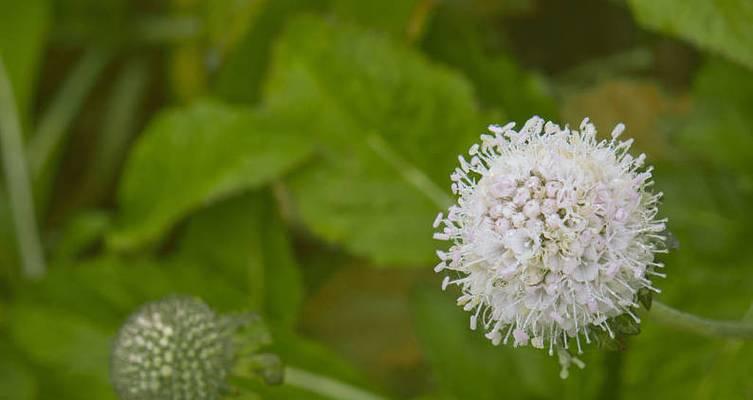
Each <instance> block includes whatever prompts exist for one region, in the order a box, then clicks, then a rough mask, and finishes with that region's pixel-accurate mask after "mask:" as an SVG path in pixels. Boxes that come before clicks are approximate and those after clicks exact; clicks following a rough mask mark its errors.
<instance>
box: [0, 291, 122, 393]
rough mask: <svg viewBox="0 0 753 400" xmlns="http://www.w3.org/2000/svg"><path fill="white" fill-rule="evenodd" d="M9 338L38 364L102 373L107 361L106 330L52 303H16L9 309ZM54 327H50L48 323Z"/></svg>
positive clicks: (99, 375) (107, 341)
mask: <svg viewBox="0 0 753 400" xmlns="http://www.w3.org/2000/svg"><path fill="white" fill-rule="evenodd" d="M10 318H11V320H12V323H11V325H10V333H11V337H12V339H13V340H14V341H15V343H16V344H17V345H18V347H20V348H23V349H24V350H25V351H26V353H27V354H28V355H29V356H30V357H31V358H32V359H33V360H34V361H36V362H38V363H39V364H42V365H45V366H48V367H51V368H66V369H68V370H69V371H70V372H72V373H84V374H89V373H90V374H92V375H93V376H98V377H100V378H104V379H105V380H106V376H105V377H102V375H101V374H102V373H103V372H104V373H105V374H106V371H103V368H102V367H103V366H106V365H108V363H109V358H110V355H109V353H110V352H109V347H110V345H109V343H110V338H109V335H108V332H107V331H106V330H104V329H102V328H101V327H100V326H97V325H95V324H93V323H92V322H90V321H87V320H86V319H85V318H84V317H82V316H79V315H75V314H71V313H67V312H65V311H64V310H60V309H56V308H55V307H45V306H31V305H17V306H15V307H14V308H13V309H12V310H11V316H10ZM51 325H52V326H54V329H52V330H51V329H50V326H51Z"/></svg>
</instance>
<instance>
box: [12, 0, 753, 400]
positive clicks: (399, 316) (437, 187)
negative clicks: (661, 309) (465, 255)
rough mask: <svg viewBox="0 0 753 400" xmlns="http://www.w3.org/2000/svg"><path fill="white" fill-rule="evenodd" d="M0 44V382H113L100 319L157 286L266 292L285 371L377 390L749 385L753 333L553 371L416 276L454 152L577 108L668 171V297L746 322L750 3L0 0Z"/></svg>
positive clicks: (551, 391) (79, 386)
mask: <svg viewBox="0 0 753 400" xmlns="http://www.w3.org/2000/svg"><path fill="white" fill-rule="evenodd" d="M0 56H1V57H2V60H3V64H4V68H3V69H4V71H3V74H4V75H7V78H8V79H9V80H10V83H11V85H12V91H13V94H12V98H13V99H14V100H15V104H16V107H15V110H14V108H13V107H8V102H7V101H6V102H5V103H3V104H4V106H2V107H0V108H2V109H0V119H2V118H4V119H5V121H4V122H6V124H1V123H0V127H2V128H3V131H2V135H3V136H2V137H3V142H2V145H3V146H4V148H3V150H4V152H3V157H4V161H5V164H4V165H5V171H6V173H5V174H4V175H3V180H2V185H1V187H2V193H0V236H1V237H0V399H9V400H31V399H59V400H64V399H114V394H113V393H112V391H111V388H110V385H109V382H108V372H107V369H108V368H107V367H108V358H109V355H108V352H109V343H110V341H111V339H112V337H113V335H114V334H115V332H116V331H117V328H118V326H119V325H120V324H121V323H122V322H123V321H124V319H125V317H126V316H127V315H128V314H129V313H130V312H131V311H133V309H134V308H136V307H137V306H138V305H140V304H142V303H143V302H146V301H150V300H154V299H158V298H160V297H162V296H164V295H166V294H169V293H186V294H193V295H197V296H201V297H202V298H203V299H205V300H206V301H207V302H208V303H209V304H210V305H211V306H212V307H215V308H217V309H218V310H221V311H232V310H241V309H251V310H256V311H258V312H260V313H261V314H263V315H264V316H265V317H266V319H267V320H268V321H269V324H270V325H271V327H272V329H273V332H274V338H275V345H274V350H275V351H277V352H279V354H281V356H282V357H283V359H284V360H285V361H286V362H287V363H289V364H290V365H295V366H298V367H302V368H308V369H310V370H312V371H316V372H317V373H320V374H324V375H328V376H331V377H335V378H337V379H340V380H343V381H346V382H350V383H353V384H356V385H359V386H362V387H364V388H367V389H369V390H371V391H373V392H375V393H379V394H382V395H384V396H386V397H388V398H391V399H414V400H418V399H420V400H431V399H447V400H449V399H457V400H475V399H480V400H484V399H652V398H683V399H753V343H750V342H748V343H743V342H739V341H731V340H718V339H708V338H703V337H697V336H693V335H691V334H688V333H684V332H679V331H673V330H671V329H668V328H665V327H662V326H657V325H656V324H654V323H653V322H652V321H650V320H647V321H645V322H644V323H643V324H642V329H643V332H642V333H641V334H640V335H638V336H636V337H632V338H631V339H630V340H629V341H628V342H627V343H626V346H625V349H624V350H623V351H621V352H602V351H597V350H596V349H594V348H589V350H588V353H587V354H586V355H585V356H584V359H585V361H586V362H587V364H588V366H587V367H586V369H585V370H582V371H574V372H573V373H572V374H571V376H570V378H569V379H568V380H564V381H563V380H560V379H559V377H558V368H559V367H558V365H557V362H556V360H555V359H553V358H550V357H548V356H546V355H545V354H544V352H540V351H529V350H527V349H516V350H512V349H511V348H509V347H493V346H491V345H490V344H489V343H488V341H486V340H485V339H484V338H483V337H481V335H480V334H479V333H478V332H476V333H474V332H471V331H470V330H469V329H468V321H467V316H466V315H465V314H464V313H463V312H462V311H461V310H460V309H459V308H458V307H456V306H455V305H454V299H453V295H452V294H450V293H442V292H441V291H440V290H439V278H438V277H436V276H434V274H433V273H432V271H431V267H432V266H433V265H434V264H435V261H434V257H435V256H434V249H435V247H436V246H437V243H436V242H433V241H432V239H431V232H432V229H431V221H432V220H433V218H434V215H435V214H436V212H437V211H439V210H438V209H437V207H436V206H435V205H434V204H435V203H434V202H433V200H437V199H438V200H440V201H441V200H443V199H446V198H447V196H449V190H448V189H449V178H448V174H449V172H450V171H451V169H452V167H453V165H454V163H455V162H456V156H457V154H459V153H461V152H463V151H464V150H465V149H467V147H468V146H469V145H470V144H471V143H473V142H474V141H475V140H476V138H477V137H478V135H479V134H481V133H483V132H484V130H485V127H486V126H487V125H488V124H489V123H504V122H505V121H507V120H515V121H518V122H519V123H522V122H523V121H525V120H526V119H527V118H529V117H530V116H531V115H533V114H538V115H541V116H543V117H545V118H551V119H554V120H557V121H562V122H569V123H570V124H574V125H577V124H578V123H579V122H580V120H581V119H582V118H583V117H585V116H590V117H591V118H592V119H593V120H594V121H595V122H596V125H597V127H599V128H601V130H602V132H610V131H611V129H612V127H613V126H614V124H616V123H617V122H620V121H622V122H624V123H625V124H626V125H627V127H628V130H627V133H626V136H631V137H634V138H635V139H636V144H635V149H636V150H637V151H643V152H646V153H647V155H648V159H649V160H650V162H651V163H652V164H654V165H655V166H656V172H655V174H656V181H657V183H656V189H657V190H659V191H663V192H664V193H665V197H664V205H663V208H662V213H663V214H664V215H665V216H667V217H669V219H670V228H671V230H672V232H673V233H674V235H675V236H676V237H677V239H678V240H679V243H680V247H679V249H677V250H675V251H674V252H673V253H672V254H671V255H669V256H668V257H667V258H666V260H665V261H666V263H667V265H668V267H667V271H666V272H668V274H669V277H668V278H667V279H666V280H663V281H661V282H659V283H658V286H659V287H661V288H662V289H663V293H662V294H661V295H660V296H659V298H660V299H661V300H663V301H664V302H666V303H668V304H671V305H673V306H676V307H678V308H682V309H684V310H688V311H691V312H695V313H698V314H700V315H704V316H709V317H715V318H729V319H737V318H740V317H742V316H743V315H744V314H745V313H746V311H747V310H748V309H749V307H750V305H751V301H753V246H751V245H750V241H751V239H753V214H752V213H751V210H750V204H751V201H753V129H752V127H753V2H751V1H749V0H655V1H652V0H628V1H621V0H613V1H608V0H578V1H557V0H507V1H493V0H381V1H366V0H364V1H361V0H218V1H210V0H174V1H161V2H159V1H148V0H131V1H129V0H107V1H105V0H24V1H18V0H0ZM6 97H7V96H6ZM14 115H15V117H17V118H18V119H19V121H20V126H21V133H20V135H21V138H20V139H21V140H22V141H23V144H22V146H23V147H21V143H16V147H15V148H14V147H13V146H12V144H13V140H12V139H13V138H12V136H13V132H11V131H9V130H8V128H7V127H8V124H7V122H8V121H12V120H13V118H14ZM0 122H3V121H0ZM11 130H12V129H11ZM9 143H10V144H9ZM23 165H26V166H27V170H28V171H27V172H28V174H27V175H28V177H24V176H23V174H22V175H21V176H19V175H18V174H13V173H8V169H9V168H10V170H11V171H16V170H18V168H19V166H23ZM14 168H15V169H14ZM24 183H27V184H29V185H30V186H31V191H32V193H33V201H31V200H30V201H27V202H26V203H25V204H26V205H27V206H28V205H30V203H33V205H34V210H33V212H27V213H26V216H25V217H24V214H23V210H21V211H19V204H23V201H22V202H21V203H19V202H18V201H16V203H14V202H13V199H14V196H13V195H14V194H15V195H18V194H19V193H21V192H22V190H21V191H18V190H19V189H18V188H21V189H23V187H24ZM15 197H16V198H17V197H18V196H15ZM22 200H23V199H22ZM19 212H20V214H19ZM32 216H35V217H36V218H30V217H32ZM32 219H35V220H36V222H35V221H33V220H32ZM14 221H15V222H16V223H18V224H20V225H14ZM35 225H36V226H38V231H39V232H38V235H36V234H34V232H33V230H32V231H31V233H23V234H19V235H17V234H16V232H19V230H18V228H17V227H18V226H21V227H23V226H26V227H29V226H35ZM22 230H23V229H22ZM35 237H38V238H39V241H40V242H41V244H40V245H39V246H37V245H35V240H34V238H35ZM22 245H25V246H27V247H25V248H26V249H27V250H26V251H25V252H24V254H21V253H20V252H19V250H18V249H19V248H20V247H22ZM35 255H36V256H37V258H39V257H40V256H43V258H44V264H45V265H46V269H47V272H46V274H45V275H44V277H42V278H41V279H26V278H25V277H24V274H23V272H22V271H23V265H24V261H25V262H26V263H27V265H37V266H39V265H42V264H41V262H40V261H37V262H34V256H35ZM258 393H259V394H260V396H261V398H263V399H318V398H319V397H316V396H313V395H311V394H308V393H306V392H302V391H299V390H296V389H294V388H291V387H286V386H281V387H274V388H264V387H259V389H258ZM248 398H249V399H251V398H256V397H248Z"/></svg>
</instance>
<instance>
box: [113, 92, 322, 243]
mask: <svg viewBox="0 0 753 400" xmlns="http://www.w3.org/2000/svg"><path fill="white" fill-rule="evenodd" d="M285 123H286V122H285V121H284V120H283V121H273V120H271V119H270V118H268V116H267V115H266V114H264V113H263V112H254V111H251V110H248V109H243V108H234V107H230V106H227V105H223V104H221V103H216V102H210V101H202V102H198V103H195V104H193V105H191V106H189V107H186V108H179V109H171V110H168V111H163V112H162V113H161V114H159V115H158V116H157V117H156V118H155V119H154V120H153V121H152V122H151V123H150V124H149V126H148V127H147V129H146V131H145V132H144V134H143V136H142V137H141V138H140V140H139V141H138V143H137V144H136V146H135V149H134V150H133V152H132V153H131V155H130V157H129V159H128V161H127V164H126V167H125V173H124V177H123V181H122V184H121V187H120V191H119V200H120V211H121V213H120V216H119V219H118V222H119V227H118V228H117V230H116V231H115V232H114V233H113V234H112V235H111V236H110V237H109V244H110V245H111V246H112V247H113V248H115V249H132V248H134V247H138V246H140V245H143V244H146V243H148V242H153V241H156V240H158V239H159V238H160V236H162V235H163V234H164V233H165V232H166V231H167V230H168V229H169V228H170V227H171V226H172V225H173V224H174V223H176V222H177V221H179V220H180V219H181V218H183V217H185V216H186V215H187V214H189V213H190V212H191V211H194V210H196V209H197V208H199V207H201V206H202V205H205V204H209V203H211V202H213V201H216V200H218V199H221V198H223V197H227V196H229V195H231V194H233V193H237V192H239V191H242V190H246V189H249V188H254V187H259V186H261V185H263V184H265V183H268V182H270V181H272V180H273V179H275V178H278V177H279V176H280V175H281V174H283V173H284V172H286V171H287V170H289V169H290V168H292V166H293V165H295V164H296V163H299V162H300V161H301V160H302V159H304V158H305V157H306V156H307V155H308V154H309V150H310V145H309V143H308V142H307V141H306V140H305V138H304V137H302V136H300V135H293V134H282V133H286V132H287V129H289V128H287V127H285Z"/></svg>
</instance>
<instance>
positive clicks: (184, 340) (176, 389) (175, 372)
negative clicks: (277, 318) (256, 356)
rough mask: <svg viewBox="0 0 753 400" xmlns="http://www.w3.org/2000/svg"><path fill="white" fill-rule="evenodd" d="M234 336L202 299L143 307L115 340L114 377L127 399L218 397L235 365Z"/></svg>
mask: <svg viewBox="0 0 753 400" xmlns="http://www.w3.org/2000/svg"><path fill="white" fill-rule="evenodd" d="M231 343H232V338H231V335H230V332H229V331H228V330H227V329H224V325H223V323H222V320H221V319H220V318H219V317H218V316H217V315H216V314H215V313H214V312H213V311H212V310H211V309H210V308H209V306H207V305H206V304H205V303H203V302H202V301H201V300H198V299H195V298H190V297H170V298H167V299H165V300H162V301H157V302H153V303H149V304H146V305H144V306H143V307H142V308H141V309H140V310H138V311H137V312H136V313H134V314H133V315H132V316H131V317H129V319H128V321H127V322H126V323H125V325H124V326H123V327H122V328H121V330H120V332H119V333H118V336H117V338H116V339H115V344H114V347H113V352H112V365H111V376H112V381H113V385H114V386H115V390H116V392H117V393H118V395H119V397H120V398H121V399H122V400H162V399H172V400H189V399H207V400H212V399H218V398H219V397H220V392H221V390H222V389H223V388H224V385H225V379H226V376H227V374H228V372H229V369H230V368H231V367H232V352H231Z"/></svg>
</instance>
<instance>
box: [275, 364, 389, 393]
mask: <svg viewBox="0 0 753 400" xmlns="http://www.w3.org/2000/svg"><path fill="white" fill-rule="evenodd" d="M285 384H287V385H290V386H295V387H298V388H300V389H304V390H307V391H309V392H312V393H316V394H319V395H321V396H324V397H328V398H330V399H333V400H384V399H383V398H382V397H379V396H377V395H374V394H371V393H368V392H365V391H363V390H361V389H359V388H357V387H354V386H351V385H348V384H346V383H342V382H340V381H336V380H334V379H331V378H327V377H325V376H321V375H317V374H314V373H311V372H308V371H304V370H300V369H298V368H294V367H286V368H285Z"/></svg>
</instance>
